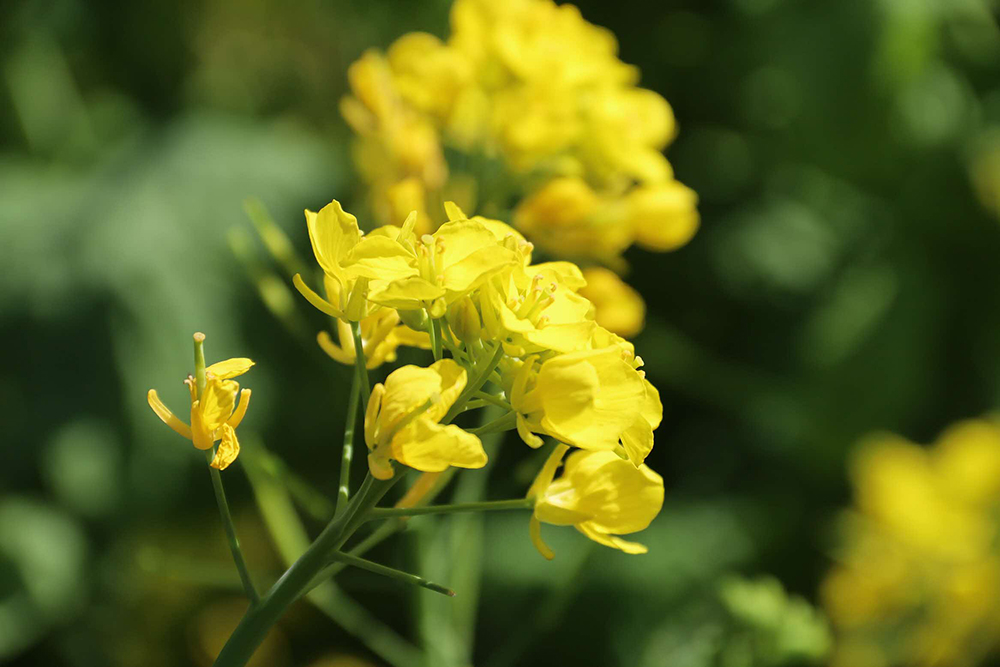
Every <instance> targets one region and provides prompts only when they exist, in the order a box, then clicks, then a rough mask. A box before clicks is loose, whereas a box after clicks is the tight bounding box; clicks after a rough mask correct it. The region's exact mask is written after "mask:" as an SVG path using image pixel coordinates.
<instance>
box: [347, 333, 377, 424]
mask: <svg viewBox="0 0 1000 667" xmlns="http://www.w3.org/2000/svg"><path fill="white" fill-rule="evenodd" d="M351 333H352V334H354V365H355V367H356V368H358V369H360V370H359V371H358V379H359V380H361V398H363V399H364V402H363V403H362V404H361V405H362V409H364V408H365V407H367V406H368V399H369V398H371V395H372V388H371V385H370V384H369V383H368V364H367V361H366V360H365V348H364V345H363V341H362V339H361V323H360V322H351Z"/></svg>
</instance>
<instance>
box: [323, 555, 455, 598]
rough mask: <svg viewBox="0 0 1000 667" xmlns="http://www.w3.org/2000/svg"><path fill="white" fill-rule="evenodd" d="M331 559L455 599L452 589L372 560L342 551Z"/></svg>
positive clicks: (331, 556)
mask: <svg viewBox="0 0 1000 667" xmlns="http://www.w3.org/2000/svg"><path fill="white" fill-rule="evenodd" d="M330 558H331V560H335V561H340V562H342V563H345V564H347V565H351V566H353V567H356V568H360V569H362V570H368V571H369V572H374V573H375V574H381V575H382V576H385V577H389V578H390V579H395V580H396V581H402V582H403V583H407V584H412V585H414V586H420V587H421V588H426V589H427V590H430V591H434V592H435V593H441V594H443V595H447V596H448V597H452V598H453V597H455V591H453V590H451V589H450V588H446V587H444V586H442V585H440V584H435V583H434V582H433V581H427V580H426V579H424V578H423V577H420V576H417V575H415V574H410V573H409V572H403V571H402V570H397V569H395V568H392V567H389V566H387V565H380V564H378V563H375V562H372V561H370V560H365V559H364V558H358V557H357V556H352V555H350V554H346V553H343V552H340V551H337V552H335V553H333V554H331V555H330Z"/></svg>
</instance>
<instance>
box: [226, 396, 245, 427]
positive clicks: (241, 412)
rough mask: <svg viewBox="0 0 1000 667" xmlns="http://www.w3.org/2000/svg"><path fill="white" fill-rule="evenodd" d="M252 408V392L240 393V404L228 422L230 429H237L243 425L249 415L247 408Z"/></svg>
mask: <svg viewBox="0 0 1000 667" xmlns="http://www.w3.org/2000/svg"><path fill="white" fill-rule="evenodd" d="M248 407H250V390H249V389H244V390H243V391H241V392H240V402H239V405H237V406H236V411H235V412H233V415H232V416H231V417H230V418H229V420H228V421H227V422H226V423H227V424H229V426H230V428H233V429H235V428H237V427H238V426H239V425H240V424H241V423H243V418H244V417H246V415H247V408H248Z"/></svg>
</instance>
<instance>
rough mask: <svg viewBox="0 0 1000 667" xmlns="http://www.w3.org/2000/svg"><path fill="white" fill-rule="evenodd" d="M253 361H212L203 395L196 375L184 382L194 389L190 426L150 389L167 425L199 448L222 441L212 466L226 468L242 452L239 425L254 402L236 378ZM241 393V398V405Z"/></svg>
mask: <svg viewBox="0 0 1000 667" xmlns="http://www.w3.org/2000/svg"><path fill="white" fill-rule="evenodd" d="M253 363H254V362H252V361H250V360H249V359H246V358H243V357H238V358H234V359H227V360H226V361H220V362H218V363H215V364H212V365H211V366H209V367H208V368H206V369H205V379H206V382H205V390H204V391H203V392H202V395H201V396H200V397H199V396H198V389H197V387H196V386H195V381H194V378H193V377H190V376H189V377H188V378H187V379H186V380H185V381H184V382H185V383H186V384H187V385H188V389H189V390H190V392H191V425H190V426H188V425H187V424H185V423H184V422H183V421H181V420H180V419H179V418H178V417H177V416H176V415H174V413H173V412H171V411H170V409H169V408H168V407H167V406H166V405H165V404H164V403H163V401H161V400H160V397H159V396H158V395H157V394H156V390H155V389H150V390H149V393H148V394H147V395H146V400H147V401H148V402H149V407H151V408H152V409H153V412H155V413H156V416H157V417H159V418H160V419H161V420H163V423H164V424H166V425H167V426H169V427H170V428H172V429H173V430H174V431H176V432H177V433H178V434H180V435H181V436H183V437H185V438H187V439H188V440H191V442H192V443H194V446H195V447H197V448H198V449H211V448H212V447H214V446H215V443H216V441H221V442H220V444H219V448H218V450H217V451H216V453H215V457H214V458H213V459H212V463H211V465H212V467H213V468H218V469H219V470H225V469H226V467H228V466H229V464H230V463H232V462H233V461H235V460H236V457H237V455H239V453H240V443H239V440H237V439H236V427H237V426H239V425H240V422H242V421H243V417H244V416H245V415H246V413H247V407H248V406H249V405H250V390H249V389H244V390H243V391H242V392H241V391H240V386H239V384H238V383H237V382H236V381H234V380H232V378H234V377H237V376H239V375H243V374H244V373H246V372H247V371H248V370H250V367H251V366H253ZM237 394H239V397H240V398H239V404H238V405H237V403H236V395H237Z"/></svg>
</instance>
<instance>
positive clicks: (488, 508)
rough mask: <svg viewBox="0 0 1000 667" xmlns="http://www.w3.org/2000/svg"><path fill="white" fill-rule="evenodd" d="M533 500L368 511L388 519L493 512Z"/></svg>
mask: <svg viewBox="0 0 1000 667" xmlns="http://www.w3.org/2000/svg"><path fill="white" fill-rule="evenodd" d="M532 505H533V501H531V500H530V499H528V498H514V499H513V500H484V501H482V502H476V503H456V504H454V505H431V506H429V507H376V508H374V509H373V510H371V511H370V512H369V513H368V518H370V519H390V518H396V517H401V516H419V515H423V514H454V513H456V512H493V511H499V510H523V509H530V508H531V507H532Z"/></svg>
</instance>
